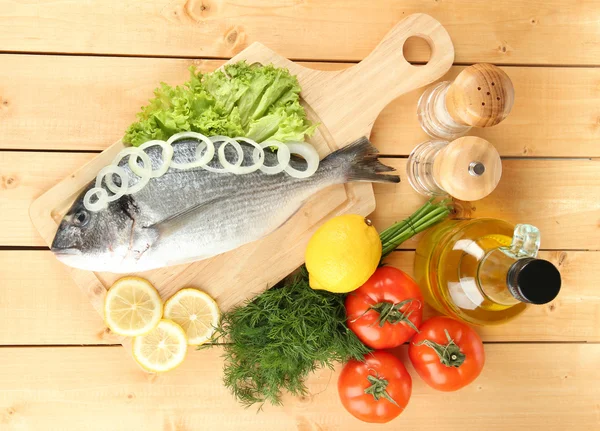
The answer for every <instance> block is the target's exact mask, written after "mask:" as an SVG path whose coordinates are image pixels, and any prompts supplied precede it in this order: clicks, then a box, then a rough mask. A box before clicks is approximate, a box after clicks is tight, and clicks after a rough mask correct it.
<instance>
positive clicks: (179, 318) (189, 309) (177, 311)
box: [165, 289, 221, 346]
mask: <svg viewBox="0 0 600 431" xmlns="http://www.w3.org/2000/svg"><path fill="white" fill-rule="evenodd" d="M220 317H221V313H220V311H219V307H218V306H217V303H216V302H215V300H214V299H212V298H211V297H210V296H209V295H208V294H207V293H204V292H202V291H201V290H198V289H181V290H180V291H179V292H177V293H176V294H175V295H173V296H172V297H171V298H169V299H168V300H167V302H165V318H166V319H170V320H172V321H173V322H175V323H177V324H178V325H179V326H181V327H182V328H183V330H184V331H185V333H186V335H187V339H188V344H190V345H194V346H196V345H199V344H203V343H205V342H207V341H208V340H209V339H210V337H211V336H212V335H213V334H214V332H215V329H216V327H217V325H218V324H219V319H220Z"/></svg>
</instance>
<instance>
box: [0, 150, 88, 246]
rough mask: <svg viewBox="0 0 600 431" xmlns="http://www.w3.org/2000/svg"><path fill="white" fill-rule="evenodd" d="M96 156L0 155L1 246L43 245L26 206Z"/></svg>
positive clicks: (79, 154)
mask: <svg viewBox="0 0 600 431" xmlns="http://www.w3.org/2000/svg"><path fill="white" fill-rule="evenodd" d="M95 156H96V154H89V153H87V154H86V153H67V154H63V153H27V152H10V151H2V152H0V208H2V211H0V245H3V246H5V245H8V246H45V245H46V244H45V243H44V241H43V240H42V238H40V236H39V234H38V233H37V231H36V230H35V228H34V227H33V225H32V224H31V220H30V219H29V205H31V203H32V202H33V201H34V200H35V198H37V197H38V196H40V195H41V194H42V193H43V192H44V191H46V190H48V189H49V188H50V187H52V186H54V185H55V184H56V183H58V181H59V180H61V179H62V178H64V177H66V176H67V175H70V174H71V173H72V172H74V171H75V170H76V169H77V168H79V167H80V166H81V165H82V164H84V163H86V162H88V161H89V160H91V159H92V158H94V157H95Z"/></svg>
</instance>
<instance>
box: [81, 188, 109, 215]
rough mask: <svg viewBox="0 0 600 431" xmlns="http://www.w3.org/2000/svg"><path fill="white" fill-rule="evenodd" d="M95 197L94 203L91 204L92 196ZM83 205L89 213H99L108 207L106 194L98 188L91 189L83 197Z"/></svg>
mask: <svg viewBox="0 0 600 431" xmlns="http://www.w3.org/2000/svg"><path fill="white" fill-rule="evenodd" d="M94 195H96V199H97V200H96V202H92V196H94ZM83 205H84V206H85V207H86V208H87V209H88V210H89V211H100V210H102V209H104V208H106V207H107V206H108V192H107V191H106V190H104V189H103V188H100V187H93V188H91V189H89V190H88V191H87V193H86V194H85V196H84V197H83Z"/></svg>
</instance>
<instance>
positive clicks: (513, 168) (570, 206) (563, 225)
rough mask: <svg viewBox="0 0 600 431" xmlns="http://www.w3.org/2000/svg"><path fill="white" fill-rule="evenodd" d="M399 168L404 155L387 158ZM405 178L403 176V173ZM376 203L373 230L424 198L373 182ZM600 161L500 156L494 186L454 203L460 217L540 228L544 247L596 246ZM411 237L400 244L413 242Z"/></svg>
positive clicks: (405, 185) (405, 183)
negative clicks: (485, 193)
mask: <svg viewBox="0 0 600 431" xmlns="http://www.w3.org/2000/svg"><path fill="white" fill-rule="evenodd" d="M385 163H387V164H389V165H390V166H393V167H395V168H396V169H397V170H398V172H400V173H403V172H405V170H406V159H387V160H385ZM403 179H405V175H404V177H403ZM373 189H374V190H375V199H376V201H377V208H376V209H375V211H374V212H373V214H372V215H371V217H370V218H371V220H373V223H374V225H375V227H376V228H377V229H378V230H381V229H383V228H386V227H387V226H389V225H391V224H392V223H394V222H396V221H398V220H402V219H404V218H406V217H407V216H409V215H410V214H412V213H413V212H414V211H415V210H416V209H417V208H418V206H419V205H420V204H421V203H422V202H423V201H424V200H425V197H421V198H419V197H418V196H417V195H416V192H415V191H414V190H413V189H412V188H411V187H410V184H408V181H403V182H402V183H400V184H393V185H390V184H374V185H373ZM599 197H600V160H585V159H581V160H535V159H534V160H528V159H509V160H503V161H502V179H501V180H500V183H499V184H498V186H497V187H496V189H495V190H494V191H493V192H492V193H491V194H490V195H489V196H487V197H486V198H484V199H482V200H480V201H477V202H471V203H468V202H460V201H458V202H457V205H456V210H457V216H458V217H460V218H477V217H492V218H500V219H504V220H507V221H509V222H512V223H514V224H516V223H529V224H532V225H534V226H536V227H537V228H539V229H540V231H541V234H542V248H545V249H554V250H560V249H584V250H599V249H600V246H599V244H600V199H599ZM417 238H418V237H417ZM415 244H416V239H415V238H413V239H411V240H409V241H407V242H405V243H404V245H403V248H413V247H415Z"/></svg>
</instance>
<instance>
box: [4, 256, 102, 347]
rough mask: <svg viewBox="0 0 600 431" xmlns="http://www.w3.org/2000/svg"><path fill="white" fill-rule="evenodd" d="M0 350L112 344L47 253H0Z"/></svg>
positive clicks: (84, 300) (89, 307) (78, 291)
mask: <svg viewBox="0 0 600 431" xmlns="http://www.w3.org/2000/svg"><path fill="white" fill-rule="evenodd" d="M0 273H1V274H2V276H1V277H0V316H1V317H0V322H1V323H0V345H23V344H24V345H39V344H105V343H109V344H110V343H111V342H114V340H112V341H111V339H110V338H109V334H108V332H107V331H106V330H105V325H104V322H103V321H102V318H101V317H100V316H98V313H96V311H95V310H94V309H93V308H92V305H91V304H90V301H89V299H88V298H87V296H86V295H84V294H83V292H82V291H81V289H79V287H77V285H76V284H75V283H74V282H73V280H72V279H71V277H70V276H69V274H68V273H67V271H66V270H65V268H64V267H63V265H62V264H61V263H60V262H59V261H58V260H56V259H55V258H54V256H53V255H52V254H51V253H50V252H49V251H43V250H31V251H25V250H19V251H0Z"/></svg>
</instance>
